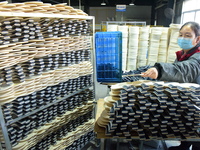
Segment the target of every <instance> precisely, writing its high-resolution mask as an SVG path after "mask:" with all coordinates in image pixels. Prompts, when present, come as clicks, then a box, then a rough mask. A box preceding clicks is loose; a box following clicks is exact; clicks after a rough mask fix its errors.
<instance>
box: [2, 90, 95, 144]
mask: <svg viewBox="0 0 200 150" xmlns="http://www.w3.org/2000/svg"><path fill="white" fill-rule="evenodd" d="M91 99H93V91H90V90H85V91H83V92H81V93H78V94H77V95H74V96H72V97H69V98H67V99H65V100H63V101H61V102H58V103H56V104H55V105H53V106H50V107H48V108H45V109H43V110H41V111H39V112H37V113H35V114H33V115H31V116H29V117H26V118H24V119H22V120H20V121H18V122H15V123H13V124H11V125H9V126H8V127H7V128H8V134H9V137H10V140H11V143H12V145H13V146H14V145H16V144H17V142H19V141H20V140H22V139H24V138H25V137H26V136H27V135H28V134H30V133H31V132H32V131H33V129H37V128H40V127H41V126H43V125H44V124H46V123H49V122H51V121H52V120H54V119H55V118H56V117H59V116H62V115H63V114H65V113H66V112H67V111H71V110H74V109H76V108H77V107H80V106H81V105H83V104H86V103H87V102H88V101H89V100H91ZM25 102H26V103H27V104H24V105H16V104H14V105H13V107H11V108H10V109H9V110H10V111H11V114H16V113H21V114H23V112H24V111H23V109H22V108H21V107H23V108H25V107H26V108H25V109H29V110H30V108H28V106H30V103H32V101H31V100H30V99H28V101H25ZM38 102H40V99H39V100H38V101H37V99H35V103H38ZM16 106H18V108H17V107H16ZM6 110H7V111H5V109H4V112H5V113H7V114H8V112H9V111H8V109H6ZM7 117H8V116H7Z"/></svg>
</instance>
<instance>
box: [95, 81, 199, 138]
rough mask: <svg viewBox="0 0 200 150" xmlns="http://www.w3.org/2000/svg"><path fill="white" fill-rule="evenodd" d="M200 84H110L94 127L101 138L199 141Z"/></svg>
mask: <svg viewBox="0 0 200 150" xmlns="http://www.w3.org/2000/svg"><path fill="white" fill-rule="evenodd" d="M199 93H200V85H198V84H191V83H177V82H161V81H160V82H156V81H147V80H146V81H136V82H132V83H130V82H127V83H126V82H124V83H117V84H115V85H112V86H111V92H110V94H109V96H107V97H105V98H104V101H103V103H102V106H98V108H100V107H101V108H102V111H100V114H99V116H98V118H96V120H97V121H96V124H95V131H96V132H97V137H98V138H106V137H114V138H119V137H123V138H126V139H127V140H132V139H140V140H152V139H156V140H166V139H168V140H169V139H171V140H172V139H180V140H188V141H200V134H199V131H198V130H199V127H200V124H199V123H200V99H199V96H200V95H199Z"/></svg>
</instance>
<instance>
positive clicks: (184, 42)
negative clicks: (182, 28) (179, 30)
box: [178, 37, 195, 49]
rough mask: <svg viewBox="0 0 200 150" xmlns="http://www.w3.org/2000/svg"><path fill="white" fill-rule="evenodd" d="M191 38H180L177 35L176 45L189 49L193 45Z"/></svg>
mask: <svg viewBox="0 0 200 150" xmlns="http://www.w3.org/2000/svg"><path fill="white" fill-rule="evenodd" d="M192 41H193V40H192V39H191V38H182V37H179V38H178V45H179V46H180V47H181V48H182V49H191V48H193V47H194V46H195V45H193V44H192Z"/></svg>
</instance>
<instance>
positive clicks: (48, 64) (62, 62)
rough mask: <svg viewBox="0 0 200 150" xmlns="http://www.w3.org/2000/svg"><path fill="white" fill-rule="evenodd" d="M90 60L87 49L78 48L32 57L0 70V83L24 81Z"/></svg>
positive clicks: (8, 83)
mask: <svg viewBox="0 0 200 150" xmlns="http://www.w3.org/2000/svg"><path fill="white" fill-rule="evenodd" d="M89 60H90V51H89V50H78V51H72V52H63V53H59V54H52V55H47V56H45V57H42V58H34V59H32V60H30V61H27V62H24V63H19V64H17V65H14V66H11V67H6V68H4V69H1V70H0V85H3V84H7V85H10V84H13V83H19V82H24V81H25V78H27V77H32V76H34V75H41V74H42V72H44V71H49V70H56V69H58V68H60V67H66V66H70V65H73V64H79V63H80V62H81V61H89Z"/></svg>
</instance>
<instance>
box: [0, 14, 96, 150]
mask: <svg viewBox="0 0 200 150" xmlns="http://www.w3.org/2000/svg"><path fill="white" fill-rule="evenodd" d="M0 17H33V18H68V19H86V20H92V35H94V32H95V18H94V16H83V15H62V14H44V13H14V12H0ZM91 49H92V50H94V49H95V46H94V38H93V43H92V45H91ZM94 51H95V50H94ZM91 57H94V56H93V55H92V54H91ZM94 62H95V61H94V58H93V59H91V63H92V65H94ZM94 66H95V65H94ZM92 79H93V81H92V85H93V86H88V87H85V88H83V89H79V90H77V91H76V92H73V93H70V94H68V95H66V96H65V97H63V98H60V99H57V100H56V101H54V102H52V103H49V104H47V105H45V106H43V107H41V108H39V109H36V110H34V111H32V112H29V113H27V114H25V115H23V116H20V117H18V118H15V119H13V120H12V121H11V122H7V123H6V122H5V119H4V115H3V111H2V106H1V105H0V128H1V129H2V134H3V137H4V140H5V147H6V150H12V145H11V143H10V138H9V135H8V132H7V126H8V125H10V124H12V123H15V122H17V121H19V120H21V119H23V118H25V117H27V116H30V115H32V114H34V113H37V112H38V111H40V110H43V109H45V108H47V107H50V106H51V105H54V104H56V103H58V102H60V101H62V100H64V99H66V98H69V97H71V96H73V95H75V94H78V93H80V92H82V91H84V90H86V89H89V88H91V87H92V88H93V89H94V92H95V86H94V81H95V75H93V74H92ZM94 98H95V97H94ZM0 150H3V147H2V145H1V143H0Z"/></svg>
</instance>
